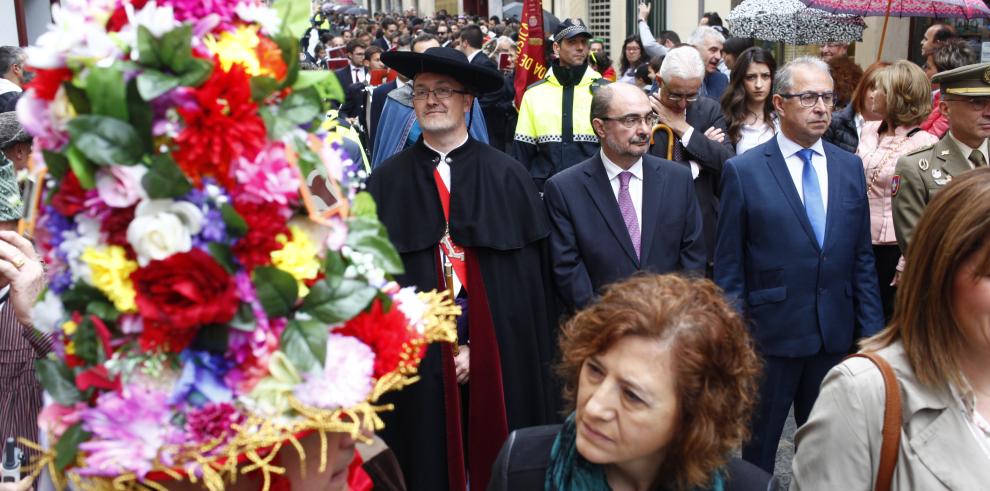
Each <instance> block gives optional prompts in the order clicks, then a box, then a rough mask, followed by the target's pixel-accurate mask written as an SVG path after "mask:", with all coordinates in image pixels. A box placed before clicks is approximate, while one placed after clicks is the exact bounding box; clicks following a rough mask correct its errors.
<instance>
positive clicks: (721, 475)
mask: <svg viewBox="0 0 990 491" xmlns="http://www.w3.org/2000/svg"><path fill="white" fill-rule="evenodd" d="M560 345H561V356H562V363H561V365H560V367H559V369H558V371H559V373H560V375H561V376H562V377H563V378H564V381H565V387H566V389H565V396H566V397H567V398H568V400H570V401H571V403H572V404H573V407H572V408H573V412H572V413H571V414H570V416H568V417H567V420H566V422H565V423H564V424H563V425H552V426H541V427H535V428H526V429H522V430H518V431H515V432H513V433H512V434H511V435H510V436H509V439H508V440H507V441H506V443H505V445H504V446H503V447H502V451H501V453H500V454H499V457H498V460H497V461H496V462H495V465H494V468H493V469H492V475H493V477H492V481H491V482H490V483H489V486H488V489H489V490H490V491H493V490H494V491H500V490H510V489H511V490H532V489H544V490H546V491H564V490H567V491H585V490H603V489H611V490H613V491H624V490H637V491H645V490H654V489H676V490H694V489H720V490H749V489H753V490H756V489H759V490H761V491H762V490H766V489H768V484H774V485H775V482H774V483H771V478H770V476H769V475H768V474H766V473H765V472H763V471H762V470H760V469H758V468H756V467H755V466H753V465H751V464H748V463H745V462H743V461H741V460H739V459H730V458H729V454H730V453H731V452H732V450H733V449H735V448H738V447H739V446H740V445H741V444H742V442H743V441H744V440H745V439H746V438H747V437H748V435H749V432H748V429H747V423H748V421H749V415H750V410H751V409H752V408H753V405H754V403H755V400H754V396H755V394H756V393H757V392H758V384H757V378H758V376H759V373H760V361H759V358H758V357H757V355H756V353H755V352H754V350H753V347H752V343H751V341H750V337H749V334H748V333H747V331H746V328H745V326H744V325H743V322H742V319H741V318H740V317H739V315H738V314H737V313H736V311H735V310H733V309H732V308H731V307H730V306H729V305H728V303H727V302H726V301H725V300H724V298H723V297H722V295H721V292H720V291H719V289H718V287H716V286H715V285H714V284H713V283H711V282H710V281H707V280H702V279H689V278H683V277H679V276H675V275H663V276H657V275H651V276H646V275H644V276H635V277H633V278H630V279H628V280H625V281H622V282H620V283H615V284H613V285H612V286H610V287H609V288H608V289H607V290H606V291H605V293H604V295H603V296H602V297H601V299H600V300H599V301H598V302H597V303H595V304H593V305H591V306H589V307H587V308H585V309H584V310H582V311H581V312H578V313H577V314H576V315H575V316H574V317H573V318H572V319H571V320H570V321H569V322H568V323H567V324H566V325H565V326H564V329H563V333H562V335H561V338H560Z"/></svg>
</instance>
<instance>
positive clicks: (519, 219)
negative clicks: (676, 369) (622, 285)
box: [368, 47, 559, 491]
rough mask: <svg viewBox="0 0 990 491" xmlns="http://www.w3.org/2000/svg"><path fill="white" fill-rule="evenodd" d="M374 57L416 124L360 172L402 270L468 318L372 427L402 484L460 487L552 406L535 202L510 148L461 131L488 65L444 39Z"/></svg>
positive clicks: (482, 479) (490, 74)
mask: <svg viewBox="0 0 990 491" xmlns="http://www.w3.org/2000/svg"><path fill="white" fill-rule="evenodd" d="M382 58H383V60H384V61H385V63H386V64H387V65H388V66H389V67H391V68H393V69H395V70H396V71H398V72H399V73H401V74H403V75H405V76H406V77H409V78H410V79H411V81H412V82H411V86H412V89H411V90H412V92H411V99H412V105H413V108H414V110H415V112H416V119H417V121H418V122H419V126H420V127H421V128H422V135H421V136H420V137H419V138H418V140H417V141H416V143H414V144H413V145H412V146H411V147H409V148H407V149H405V150H403V151H401V152H399V153H398V154H396V155H395V156H393V157H391V158H389V159H388V160H386V161H385V162H383V163H382V164H381V166H379V167H378V169H376V170H375V171H374V172H373V173H372V174H371V178H370V179H369V180H368V190H369V191H370V192H371V194H372V196H374V198H375V201H376V203H377V204H378V215H379V218H380V219H381V221H382V223H383V224H385V228H386V229H387V230H388V233H389V237H390V239H391V240H392V243H393V244H395V247H396V249H397V250H398V251H399V253H400V254H401V256H402V261H403V264H404V266H405V274H403V275H401V276H399V277H398V278H397V279H398V281H399V283H400V284H402V285H405V286H413V285H414V286H416V287H418V288H420V289H423V290H433V289H438V290H443V289H447V288H450V289H453V290H454V291H455V292H456V296H457V298H458V300H459V303H461V304H462V305H463V306H464V307H465V312H464V313H462V315H461V323H464V321H466V326H464V327H466V328H459V333H458V337H459V343H458V344H459V349H458V347H457V346H453V345H450V344H447V345H444V346H437V345H431V346H430V347H429V348H428V349H427V354H426V357H425V358H424V360H423V363H422V365H421V366H420V377H421V380H420V381H419V382H418V383H416V384H415V385H413V386H411V387H409V388H408V389H407V390H403V391H402V392H401V393H396V394H395V395H391V396H389V402H395V405H396V410H395V412H393V413H387V414H386V415H385V419H386V428H385V430H384V432H383V433H382V437H383V439H384V440H385V441H386V442H387V443H388V444H389V446H390V447H391V448H392V449H393V450H394V451H395V453H396V456H397V457H398V459H399V463H400V465H401V466H402V470H403V472H404V474H405V477H406V483H407V484H408V486H409V489H411V490H429V491H445V490H447V489H450V490H461V491H462V490H464V489H465V486H466V483H467V480H470V482H471V483H472V487H478V488H483V487H484V486H485V483H487V482H488V476H489V473H490V469H491V465H492V463H493V462H494V460H495V457H496V456H497V454H498V451H499V449H500V448H501V446H502V443H503V442H504V441H505V438H506V437H507V436H508V432H509V431H511V430H514V429H516V428H521V427H526V426H532V425H540V424H545V423H547V422H549V421H550V420H552V419H555V418H556V416H555V415H556V412H557V410H558V409H559V408H558V405H557V402H556V400H557V397H556V395H557V389H556V387H555V386H554V385H553V384H552V383H551V382H550V380H551V378H550V375H549V372H548V369H547V367H548V366H549V365H550V363H551V360H552V357H551V350H552V346H553V339H554V333H553V328H552V327H551V326H552V325H553V322H552V321H553V320H555V316H554V313H553V308H552V304H551V302H550V300H549V299H551V298H552V295H551V294H548V291H550V284H551V281H550V280H549V262H548V261H547V256H546V251H547V247H546V239H547V237H548V236H549V233H550V230H549V223H548V219H547V215H546V210H545V208H544V206H543V203H542V202H541V201H540V197H539V193H538V191H537V190H536V187H535V186H534V185H533V183H532V181H531V180H530V178H529V175H528V174H527V173H526V169H525V168H524V167H523V166H522V165H521V164H519V162H517V161H515V160H513V159H512V158H511V157H509V156H507V155H505V154H503V153H502V152H500V151H498V150H496V149H494V148H493V147H491V146H489V145H486V144H484V143H481V142H479V141H478V140H476V139H474V138H472V137H471V136H469V135H468V129H467V128H468V126H467V119H468V113H469V111H470V110H471V107H472V105H473V104H474V99H475V96H474V94H476V93H483V92H486V91H491V90H494V89H497V88H499V87H500V86H501V84H502V78H501V77H500V76H499V74H498V72H496V71H494V70H491V69H489V68H485V67H480V66H477V65H473V64H471V63H469V62H468V61H467V57H466V56H464V54H463V53H461V52H459V51H456V50H454V49H452V48H441V47H435V48H430V49H428V50H426V52H425V53H413V52H398V51H394V52H389V53H385V54H384V55H383V56H382ZM383 124H384V123H383ZM446 264H449V265H450V269H451V270H452V275H451V276H452V277H451V281H450V282H449V283H448V282H447V281H446V278H444V276H445V275H443V274H442V271H443V269H444V268H443V267H442V266H444V265H446ZM455 350H456V351H457V353H456V354H455ZM458 382H460V383H465V382H466V383H467V384H466V387H465V389H466V390H460V388H459V387H458ZM462 395H463V397H464V398H465V399H466V400H465V401H464V404H463V407H464V408H465V409H467V411H466V421H465V424H464V425H463V426H462V425H461V424H460V418H461V417H462V414H463V413H462V410H461V409H460V408H459V407H458V397H460V396H462ZM465 445H466V447H467V448H469V449H470V452H469V453H468V455H467V456H468V459H469V460H468V461H467V462H466V464H467V466H466V467H467V471H468V475H465V472H464V471H465V463H464V460H463V459H464V455H465V452H464V449H465Z"/></svg>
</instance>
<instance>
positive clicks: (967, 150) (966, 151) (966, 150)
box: [949, 131, 990, 169]
mask: <svg viewBox="0 0 990 491" xmlns="http://www.w3.org/2000/svg"><path fill="white" fill-rule="evenodd" d="M949 137H950V138H952V141H953V142H955V144H956V146H957V147H959V151H960V152H962V156H963V158H964V159H966V161H967V162H969V166H970V168H973V169H975V168H976V165H975V164H973V162H971V161H970V160H969V155H970V154H971V153H973V150H979V151H980V153H982V154H983V161H984V162H990V153H987V141H986V140H983V144H982V145H980V148H973V147H970V146H969V145H967V144H965V143H963V142H961V141H959V140H956V137H955V136H952V132H951V131H949Z"/></svg>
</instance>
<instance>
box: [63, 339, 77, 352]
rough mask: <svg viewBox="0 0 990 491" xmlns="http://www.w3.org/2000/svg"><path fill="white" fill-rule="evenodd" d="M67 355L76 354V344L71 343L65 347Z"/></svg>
mask: <svg viewBox="0 0 990 491" xmlns="http://www.w3.org/2000/svg"><path fill="white" fill-rule="evenodd" d="M65 354H67V355H74V354H76V342H75V341H69V344H67V345H65Z"/></svg>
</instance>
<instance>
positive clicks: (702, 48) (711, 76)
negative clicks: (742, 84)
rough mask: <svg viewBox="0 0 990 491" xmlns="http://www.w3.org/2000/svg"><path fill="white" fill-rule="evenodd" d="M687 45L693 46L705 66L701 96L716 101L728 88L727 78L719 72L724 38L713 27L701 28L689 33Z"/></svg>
mask: <svg viewBox="0 0 990 491" xmlns="http://www.w3.org/2000/svg"><path fill="white" fill-rule="evenodd" d="M688 44H690V45H691V46H694V47H695V49H697V50H698V54H700V55H701V60H702V62H703V63H704V64H705V73H706V74H705V80H704V82H703V83H702V84H701V95H703V96H705V97H711V98H712V99H715V100H716V101H718V100H719V99H721V98H722V93H723V92H725V88H726V87H728V86H729V77H727V76H725V74H724V73H722V71H721V70H719V64H720V63H721V62H722V47H723V46H725V36H723V35H722V33H720V32H718V31H717V30H715V28H713V27H708V26H701V27H699V28H697V29H695V30H694V32H693V33H691V38H690V39H688Z"/></svg>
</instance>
